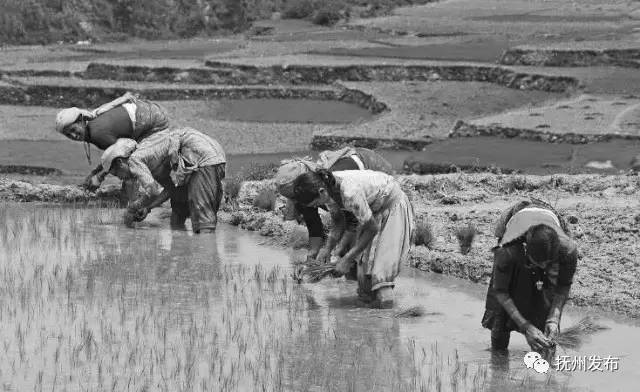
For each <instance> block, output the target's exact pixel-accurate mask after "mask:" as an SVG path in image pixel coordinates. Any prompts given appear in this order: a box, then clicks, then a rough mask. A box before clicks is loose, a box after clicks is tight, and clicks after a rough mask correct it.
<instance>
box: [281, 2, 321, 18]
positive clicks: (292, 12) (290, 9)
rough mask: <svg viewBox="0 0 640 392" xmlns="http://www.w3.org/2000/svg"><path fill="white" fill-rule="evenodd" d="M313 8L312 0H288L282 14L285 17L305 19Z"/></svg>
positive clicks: (309, 15)
mask: <svg viewBox="0 0 640 392" xmlns="http://www.w3.org/2000/svg"><path fill="white" fill-rule="evenodd" d="M314 10H315V6H314V2H313V1H312V0H289V1H287V3H286V5H285V9H284V11H283V12H282V16H283V17H284V18H285V19H306V18H309V17H311V15H312V14H313V11H314Z"/></svg>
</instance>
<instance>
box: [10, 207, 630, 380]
mask: <svg viewBox="0 0 640 392" xmlns="http://www.w3.org/2000/svg"><path fill="white" fill-rule="evenodd" d="M121 214H122V211H121V210H118V209H114V208H107V207H104V208H92V209H87V208H79V207H77V206H46V205H34V204H13V203H5V204H2V205H0V221H1V223H2V229H1V230H2V232H1V233H0V242H1V244H2V245H1V246H0V297H1V299H0V380H1V385H0V387H2V389H3V390H4V391H25V390H36V391H43V390H45V391H85V390H86V391H89V390H90V391H102V390H104V391H130V390H131V391H141V390H142V391H155V390H158V391H175V390H181V391H182V390H184V391H187V390H198V391H199V390H202V391H210V390H217V391H236V390H237V391H256V390H261V391H388V390H392V391H432V390H443V391H468V390H478V391H480V390H498V391H512V390H585V389H592V390H603V389H606V390H634V389H635V381H636V380H638V377H640V370H639V369H638V365H639V364H640V355H639V353H638V352H637V345H636V344H630V343H632V342H638V341H640V340H639V339H640V328H638V326H637V325H633V324H631V323H630V322H629V321H625V320H617V321H614V320H613V319H611V318H605V319H604V322H605V323H606V324H607V325H608V326H610V327H611V329H610V330H609V331H605V332H602V333H600V334H598V335H596V336H594V337H593V339H592V340H591V341H590V342H589V343H587V344H586V345H585V346H583V347H582V348H581V349H580V350H579V351H577V352H566V353H565V354H566V355H571V356H583V355H587V356H588V355H600V356H602V357H605V356H607V355H612V356H616V357H619V358H620V362H619V370H618V371H616V372H581V371H576V372H556V371H555V370H550V371H549V375H544V374H542V375H539V374H536V373H535V372H533V371H531V370H527V369H526V368H525V366H524V364H523V362H522V357H523V355H524V353H525V352H526V351H528V350H527V347H528V346H527V345H526V342H525V340H524V338H523V337H521V336H516V335H514V336H513V338H512V343H511V347H510V348H511V350H510V354H509V356H508V357H492V355H491V353H490V352H489V351H488V350H487V348H488V345H489V335H488V331H486V330H483V329H482V328H481V327H480V318H481V316H482V311H483V303H482V300H483V296H484V290H485V289H484V287H482V286H479V285H475V284H471V283H468V282H466V281H461V280H457V279H451V278H446V277H443V276H438V275H432V274H426V273H421V272H419V271H414V270H411V269H409V268H405V270H404V271H403V273H402V275H401V278H400V279H399V280H398V287H397V289H396V305H395V309H392V310H375V309H370V308H368V307H367V306H366V305H365V304H363V303H360V302H359V301H358V300H357V297H356V288H355V283H353V282H348V281H344V280H342V279H327V280H325V281H323V282H321V283H318V284H296V283H294V281H293V279H291V277H290V275H291V270H292V268H291V259H292V257H295V256H296V255H295V254H292V253H290V252H288V251H286V250H283V249H276V248H272V247H269V246H264V245H261V244H260V241H261V240H262V238H261V237H259V236H257V235H255V234H251V233H246V232H241V231H238V230H236V229H235V228H231V227H227V226H223V225H222V226H220V227H219V228H218V231H217V232H216V233H215V234H212V235H199V236H195V235H193V234H192V233H191V232H188V231H171V230H169V229H168V222H167V220H166V219H164V218H163V217H162V215H161V214H158V213H155V212H154V214H152V216H150V217H149V218H148V221H147V222H145V224H144V226H142V227H139V228H138V229H128V228H126V227H124V226H123V225H122V224H121ZM415 305H421V306H423V307H424V309H425V314H424V315H423V316H422V317H419V318H396V317H394V315H395V314H396V313H397V312H398V311H399V310H402V309H405V308H407V307H410V306H415ZM583 312H584V309H581V310H576V309H570V310H569V311H568V312H567V313H568V314H567V315H566V317H565V318H564V320H563V322H564V324H565V326H566V325H570V324H572V323H573V322H575V321H576V320H578V319H579V318H580V317H582V316H583Z"/></svg>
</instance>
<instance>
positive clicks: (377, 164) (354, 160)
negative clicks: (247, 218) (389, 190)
mask: <svg viewBox="0 0 640 392" xmlns="http://www.w3.org/2000/svg"><path fill="white" fill-rule="evenodd" d="M320 167H323V168H328V169H329V170H330V171H332V172H335V171H340V170H365V169H369V170H376V171H381V172H384V173H388V174H390V173H391V172H392V167H391V164H390V163H389V162H388V161H387V160H386V159H384V158H383V157H382V156H380V155H379V154H378V153H376V152H375V151H372V150H369V149H366V148H359V147H356V148H352V147H345V148H343V149H341V150H338V151H324V152H322V153H320V158H319V160H318V162H317V163H314V162H311V161H308V160H302V159H294V160H291V161H287V162H285V163H284V164H283V165H282V166H281V167H280V169H279V170H278V173H277V174H276V177H275V181H276V185H277V187H278V192H279V193H280V194H281V195H283V196H284V197H286V198H287V199H288V203H287V206H286V207H285V219H286V220H292V219H296V220H298V222H300V221H304V223H305V225H306V226H307V231H308V233H309V248H310V250H309V254H308V259H317V260H318V261H320V262H323V263H326V262H328V261H329V257H330V253H331V249H330V248H329V247H328V246H326V245H328V244H326V245H325V246H324V247H323V246H322V245H323V242H324V237H325V233H324V227H323V225H322V220H321V219H320V214H318V208H316V207H308V206H304V205H302V204H300V203H295V202H293V201H292V199H293V181H294V180H295V179H296V177H298V176H299V175H301V174H304V173H307V172H309V171H313V170H316V169H317V168H320ZM340 213H341V214H344V215H345V216H344V220H345V223H346V231H345V235H344V237H343V241H342V242H341V244H340V246H338V247H337V249H338V254H339V255H340V256H342V254H340V253H344V252H345V251H346V247H348V246H349V245H350V244H351V242H353V240H354V238H355V230H356V227H357V224H358V222H357V220H356V219H355V217H354V216H353V214H351V213H349V212H344V211H343V212H340ZM333 218H334V220H336V219H342V217H338V218H336V217H333Z"/></svg>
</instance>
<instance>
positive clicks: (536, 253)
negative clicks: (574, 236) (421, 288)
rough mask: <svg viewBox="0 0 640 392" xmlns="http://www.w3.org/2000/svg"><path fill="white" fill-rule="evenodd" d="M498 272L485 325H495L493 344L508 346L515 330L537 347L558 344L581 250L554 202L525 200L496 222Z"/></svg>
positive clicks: (544, 348)
mask: <svg viewBox="0 0 640 392" xmlns="http://www.w3.org/2000/svg"><path fill="white" fill-rule="evenodd" d="M495 234H496V236H497V237H498V246H497V247H495V248H494V264H493V275H492V278H491V282H490V283H489V290H488V293H487V300H486V310H485V314H484V317H483V318H482V325H483V326H484V327H485V328H488V329H490V330H491V347H492V348H493V349H498V350H504V349H506V348H507V347H508V345H509V337H510V333H511V331H513V330H516V331H519V332H521V333H523V334H524V335H525V337H526V338H527V342H528V343H529V345H530V346H531V349H533V350H534V351H537V352H539V353H543V352H547V350H549V349H552V348H553V347H554V346H555V339H556V337H557V336H558V333H559V331H560V318H561V316H562V309H563V307H564V305H565V302H566V301H567V297H568V296H569V290H570V288H571V283H572V281H573V275H574V273H575V271H576V265H577V260H578V250H577V246H576V244H575V243H574V242H573V240H571V239H570V238H569V237H568V235H567V234H568V228H567V224H566V222H565V221H564V220H563V219H562V217H561V216H560V215H559V214H557V213H556V212H555V211H554V210H553V208H551V206H549V205H548V204H546V203H544V202H541V201H538V200H532V201H522V202H520V203H518V204H516V205H515V206H513V207H511V208H510V209H509V210H507V211H506V212H505V213H504V214H503V215H502V217H501V218H500V220H499V221H498V224H497V226H496V231H495Z"/></svg>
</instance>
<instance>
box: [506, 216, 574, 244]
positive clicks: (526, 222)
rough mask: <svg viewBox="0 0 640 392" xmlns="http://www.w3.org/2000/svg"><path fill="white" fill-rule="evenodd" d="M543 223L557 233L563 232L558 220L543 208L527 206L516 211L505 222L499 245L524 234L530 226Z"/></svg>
mask: <svg viewBox="0 0 640 392" xmlns="http://www.w3.org/2000/svg"><path fill="white" fill-rule="evenodd" d="M540 224H544V225H547V226H549V227H551V228H552V229H554V230H555V231H556V232H557V233H558V234H564V231H563V230H562V226H560V220H559V219H558V217H557V216H556V215H555V214H554V213H553V212H552V211H549V210H547V209H545V208H538V207H527V208H523V209H521V210H520V211H518V212H516V213H515V214H514V215H513V216H512V217H511V219H509V221H508V222H507V225H506V228H505V232H504V235H503V236H502V240H501V241H500V245H504V244H506V243H508V242H511V241H513V240H515V239H516V238H518V237H521V236H522V235H524V233H526V232H527V230H529V228H530V227H531V226H535V225H540Z"/></svg>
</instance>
